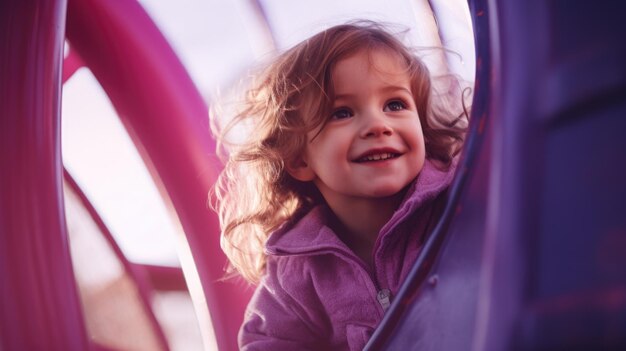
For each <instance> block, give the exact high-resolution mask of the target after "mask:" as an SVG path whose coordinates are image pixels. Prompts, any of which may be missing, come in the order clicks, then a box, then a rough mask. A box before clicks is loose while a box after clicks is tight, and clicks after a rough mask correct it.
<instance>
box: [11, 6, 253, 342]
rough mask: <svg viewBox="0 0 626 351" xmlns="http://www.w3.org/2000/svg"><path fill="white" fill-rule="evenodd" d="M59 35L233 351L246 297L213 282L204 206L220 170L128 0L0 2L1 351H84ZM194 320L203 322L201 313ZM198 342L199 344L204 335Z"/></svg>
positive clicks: (185, 86)
mask: <svg viewBox="0 0 626 351" xmlns="http://www.w3.org/2000/svg"><path fill="white" fill-rule="evenodd" d="M66 9H67V12H66ZM66 13H67V24H66ZM66 26H67V33H65V30H66ZM65 36H67V39H68V41H69V43H70V46H71V48H72V50H74V51H75V52H76V53H77V54H78V56H77V57H74V58H75V59H76V58H78V57H79V58H80V59H81V60H82V62H83V63H84V64H85V65H86V66H87V67H89V68H90V69H91V71H92V72H93V74H94V75H95V77H96V78H97V79H98V80H99V82H100V84H101V85H102V87H103V88H104V90H105V91H106V92H107V93H108V95H109V98H110V99H111V101H112V103H113V105H114V106H115V108H116V109H117V112H118V114H119V115H120V116H121V118H122V122H123V123H124V125H125V126H126V128H127V130H128V131H129V134H130V135H131V137H132V138H133V141H134V142H135V144H136V145H137V146H138V149H139V151H140V153H141V155H142V157H143V158H144V160H145V161H146V163H147V165H148V168H149V169H150V171H151V173H152V175H153V177H154V179H155V180H156V182H157V184H158V185H159V186H160V187H161V189H162V190H163V193H166V194H167V196H168V197H169V201H171V204H172V205H173V208H174V209H175V210H176V214H177V215H178V217H179V219H180V222H181V224H182V226H183V229H184V231H185V235H186V239H187V241H188V243H189V247H190V249H191V253H192V256H193V260H194V262H195V268H196V269H197V272H198V276H199V279H200V282H201V286H196V287H195V288H194V287H193V286H191V284H190V289H191V290H192V291H191V294H192V295H193V296H195V297H198V296H200V298H201V299H202V296H203V297H204V300H205V302H206V305H207V306H208V311H210V318H211V321H212V324H213V327H214V333H215V338H216V340H217V345H218V347H219V349H220V350H236V349H237V342H236V335H237V331H238V328H239V326H240V324H241V320H242V318H243V310H244V308H245V305H246V303H247V301H248V299H249V296H250V294H251V290H250V289H246V288H244V287H243V286H237V285H236V284H234V283H230V282H223V281H220V279H221V278H222V277H223V270H224V267H225V265H226V259H225V256H224V255H223V253H222V251H221V249H220V246H219V226H218V221H217V217H216V216H215V214H213V213H212V212H211V211H210V210H209V209H208V207H207V193H208V190H209V188H210V187H211V185H212V184H213V182H214V181H215V178H216V175H217V173H218V170H219V167H220V165H219V162H218V160H217V158H216V157H215V144H214V142H213V140H212V139H211V136H210V133H209V127H208V115H207V107H206V105H205V103H204V101H203V99H202V98H201V96H200V94H199V93H198V91H197V89H196V87H195V86H194V84H193V82H192V81H191V79H190V78H189V76H188V74H187V72H186V71H185V69H184V67H183V66H182V64H181V63H180V61H179V60H178V58H177V57H176V55H175V54H174V52H173V51H172V49H171V48H170V46H169V45H168V43H167V42H166V40H165V39H164V37H163V36H162V34H161V33H160V31H159V30H158V29H157V28H156V26H155V25H154V23H153V22H152V20H151V19H150V18H149V17H148V15H147V14H146V13H145V11H144V10H143V8H142V7H141V6H140V5H139V4H138V3H137V2H136V1H135V0H118V1H109V0H69V1H67V2H66V1H64V0H46V1H43V0H26V1H24V0H19V1H18V0H8V1H3V2H1V3H0V76H1V77H2V79H1V80H0V111H1V113H2V115H1V119H0V127H1V128H0V145H1V148H0V235H1V236H0V262H1V263H0V303H1V309H0V330H2V337H1V338H0V349H3V350H32V349H49V350H57V349H58V350H88V349H90V345H89V341H88V339H87V337H86V332H85V327H84V321H83V318H82V314H81V311H80V304H79V299H78V296H77V293H76V285H75V282H74V276H73V272H72V269H71V261H70V256H69V250H68V243H67V233H66V229H65V216H64V208H63V197H62V187H61V186H62V182H61V180H62V165H61V157H60V155H61V151H60V139H59V138H60V115H59V114H60V96H61V79H62V75H61V61H62V52H63V43H64V42H63V40H64V38H65ZM66 73H68V74H69V73H70V72H66ZM85 117H86V118H88V116H85ZM187 278H189V277H187ZM198 313H199V314H200V319H202V318H209V316H206V310H205V311H204V314H203V311H198ZM202 332H203V333H204V335H205V342H206V341H207V340H208V339H207V335H208V337H211V336H212V335H210V333H211V331H210V330H202Z"/></svg>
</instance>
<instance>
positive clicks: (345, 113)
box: [330, 108, 352, 119]
mask: <svg viewBox="0 0 626 351" xmlns="http://www.w3.org/2000/svg"><path fill="white" fill-rule="evenodd" d="M350 117H352V112H351V111H350V110H348V109H347V108H340V109H337V110H335V112H333V114H332V115H331V116H330V118H331V119H344V118H350Z"/></svg>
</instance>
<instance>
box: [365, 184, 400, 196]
mask: <svg viewBox="0 0 626 351" xmlns="http://www.w3.org/2000/svg"><path fill="white" fill-rule="evenodd" d="M402 190H404V187H400V186H399V185H388V186H381V187H377V188H376V189H373V190H372V197H376V198H382V197H390V196H394V195H398V194H399V193H400V192H401V191H402Z"/></svg>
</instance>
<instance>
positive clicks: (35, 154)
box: [0, 0, 90, 351]
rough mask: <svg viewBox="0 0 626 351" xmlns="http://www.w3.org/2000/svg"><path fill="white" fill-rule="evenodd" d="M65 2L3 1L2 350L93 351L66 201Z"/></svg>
mask: <svg viewBox="0 0 626 351" xmlns="http://www.w3.org/2000/svg"><path fill="white" fill-rule="evenodd" d="M66 5H67V4H66V1H65V0H27V1H24V0H8V1H2V2H0V77H2V79H0V111H1V114H0V235H1V236H0V330H1V331H2V332H1V333H0V349H2V350H75V351H82V350H89V349H90V345H89V342H88V340H87V337H86V332H85V326H84V323H83V316H82V313H81V307H80V303H79V298H78V293H77V288H76V283H75V280H74V274H73V271H72V263H71V260H70V252H69V246H68V242H67V231H66V224H65V213H64V206H63V196H62V192H61V189H62V185H61V181H62V180H61V179H62V178H61V177H62V166H61V151H60V149H61V145H60V104H61V61H62V59H63V40H64V37H65V13H66V12H65V11H66Z"/></svg>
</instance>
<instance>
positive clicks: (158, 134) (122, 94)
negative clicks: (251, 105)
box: [67, 0, 251, 350]
mask: <svg viewBox="0 0 626 351" xmlns="http://www.w3.org/2000/svg"><path fill="white" fill-rule="evenodd" d="M67 38H68V40H69V42H70V45H71V46H72V47H73V48H74V49H75V50H76V51H77V52H78V53H79V54H80V57H82V59H83V61H84V62H85V64H86V66H87V67H89V68H90V69H91V71H92V72H93V74H94V76H95V77H96V78H97V79H98V81H99V82H100V84H101V85H102V87H103V88H104V90H105V91H106V92H107V93H108V95H109V98H110V99H111V102H112V103H113V105H114V107H115V108H116V110H117V112H118V114H119V115H120V117H121V119H122V122H123V124H124V125H125V127H126V129H127V130H128V132H129V134H130V136H131V138H132V139H133V141H134V142H135V144H136V145H137V146H138V149H139V152H140V154H141V155H142V157H143V159H144V161H145V162H146V164H147V166H148V169H149V170H150V172H151V174H152V176H153V178H154V179H155V182H156V183H157V185H158V186H160V189H161V190H162V193H164V194H167V198H168V199H169V200H170V201H171V204H172V205H173V207H174V209H175V210H176V214H177V215H178V218H179V219H180V222H181V224H182V226H183V229H184V232H185V234H186V238H185V239H186V243H187V244H188V246H189V248H190V250H191V253H192V255H193V260H194V263H195V267H192V266H190V265H187V263H186V262H187V261H185V260H183V259H181V261H182V265H183V270H184V272H185V276H186V279H187V280H188V282H194V284H191V283H190V284H189V287H190V293H191V294H192V297H193V298H195V300H194V303H195V304H196V313H197V314H198V315H199V319H200V320H201V323H204V325H201V331H202V333H203V337H204V342H205V346H207V345H208V343H210V342H212V339H213V337H212V335H211V330H210V329H209V326H208V324H212V325H213V328H214V331H215V337H216V339H217V345H218V347H219V349H220V350H237V332H238V330H239V327H240V325H241V322H242V319H243V313H244V309H245V306H246V304H247V301H248V300H249V297H250V295H251V289H245V288H243V287H242V286H238V285H236V284H234V283H232V282H225V281H223V280H222V279H221V278H223V276H224V267H225V265H226V262H227V261H226V257H225V256H224V254H223V253H222V251H221V249H220V244H219V233H220V230H219V224H218V220H217V216H216V215H215V214H214V213H212V212H211V211H210V210H209V209H208V207H207V194H208V191H209V189H210V187H211V186H212V184H213V183H214V181H215V179H216V177H217V174H218V171H219V169H220V168H221V164H220V162H219V160H218V158H217V156H216V155H215V143H214V142H213V140H212V138H211V135H210V131H209V121H208V112H207V106H206V105H205V103H204V101H203V99H202V97H201V96H200V94H199V93H198V90H197V89H196V87H195V86H194V84H193V82H192V81H191V79H190V78H189V75H188V74H187V72H186V71H185V69H184V67H183V66H182V64H181V63H180V61H179V60H178V58H177V57H176V55H175V54H174V52H173V51H172V49H171V47H170V46H169V45H168V43H167V41H166V40H165V38H164V37H163V35H162V34H161V32H160V31H159V30H158V29H157V27H156V26H155V25H154V23H153V22H152V20H151V19H150V18H149V16H148V15H147V14H146V12H145V11H144V9H143V8H142V7H141V6H140V5H139V3H137V2H136V1H132V0H126V1H108V0H69V2H68V21H67ZM185 259H186V257H185ZM195 269H197V272H198V276H195V274H193V272H194V270H195ZM198 278H199V281H200V282H201V286H199V285H200V282H198ZM190 279H191V281H190ZM195 283H197V284H195ZM198 298H199V299H200V300H202V301H201V302H202V303H203V304H204V306H208V311H210V318H211V320H212V323H211V322H210V321H209V320H208V318H209V316H208V311H206V310H199V306H200V307H202V305H201V304H200V303H199V300H198Z"/></svg>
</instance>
